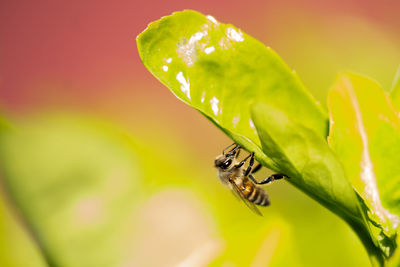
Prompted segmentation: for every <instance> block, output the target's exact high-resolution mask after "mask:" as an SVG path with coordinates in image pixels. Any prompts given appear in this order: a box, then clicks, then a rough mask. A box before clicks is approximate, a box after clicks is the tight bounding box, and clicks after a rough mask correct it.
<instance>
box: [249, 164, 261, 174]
mask: <svg viewBox="0 0 400 267" xmlns="http://www.w3.org/2000/svg"><path fill="white" fill-rule="evenodd" d="M261 167H262V165H261V164H260V163H258V164H257V166H255V167H254V168H253V169H252V170H251V173H256V172H258V171H259V170H260V169H261Z"/></svg>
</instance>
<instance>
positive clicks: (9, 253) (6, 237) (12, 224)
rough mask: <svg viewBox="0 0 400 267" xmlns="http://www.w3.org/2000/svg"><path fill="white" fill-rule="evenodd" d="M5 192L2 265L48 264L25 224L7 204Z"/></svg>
mask: <svg viewBox="0 0 400 267" xmlns="http://www.w3.org/2000/svg"><path fill="white" fill-rule="evenodd" d="M3 193H4V192H3V191H2V194H1V196H0V266H4V267H20V266H30V267H44V266H47V265H46V263H45V262H44V259H43V258H42V256H41V254H40V251H39V250H38V248H37V247H36V244H35V243H34V242H33V240H32V239H31V236H30V235H29V233H28V232H27V231H26V229H24V227H23V226H24V225H23V224H22V223H21V222H20V220H18V219H19V218H17V217H16V214H15V213H14V210H12V209H11V208H10V206H8V205H7V204H9V203H8V201H6V198H5V196H4V194H3Z"/></svg>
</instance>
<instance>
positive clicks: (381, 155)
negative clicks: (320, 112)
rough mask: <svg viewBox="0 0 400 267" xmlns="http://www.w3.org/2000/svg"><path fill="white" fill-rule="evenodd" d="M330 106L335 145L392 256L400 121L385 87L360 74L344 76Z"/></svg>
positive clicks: (398, 201)
mask: <svg viewBox="0 0 400 267" xmlns="http://www.w3.org/2000/svg"><path fill="white" fill-rule="evenodd" d="M329 108H330V116H331V129H330V135H329V144H330V146H331V147H332V149H333V150H334V151H335V153H336V155H337V156H338V158H339V159H340V161H341V162H342V164H343V167H344V169H345V171H346V174H347V177H348V178H349V180H350V181H351V183H352V185H353V187H354V189H355V190H356V192H357V193H358V194H359V196H360V197H361V198H362V202H363V203H364V204H365V206H366V213H367V216H368V219H369V222H370V229H371V235H372V236H373V239H374V243H375V244H377V246H379V247H380V249H381V250H382V252H383V253H384V254H385V255H386V257H389V256H390V255H391V254H392V253H393V251H394V249H395V248H396V242H395V238H396V232H397V228H398V225H399V218H398V216H397V215H399V214H400V165H399V164H398V163H399V162H400V120H399V118H398V116H397V115H396V112H395V111H394V109H393V108H392V104H391V103H390V100H389V98H388V97H387V95H386V94H385V93H384V91H383V90H382V88H381V87H380V86H379V85H378V84H377V83H376V82H375V81H373V80H370V79H368V78H365V77H363V76H359V75H355V74H342V75H340V76H339V78H338V79H337V81H336V83H335V86H334V87H333V88H332V90H331V91H330V93H329ZM396 214H397V215H396Z"/></svg>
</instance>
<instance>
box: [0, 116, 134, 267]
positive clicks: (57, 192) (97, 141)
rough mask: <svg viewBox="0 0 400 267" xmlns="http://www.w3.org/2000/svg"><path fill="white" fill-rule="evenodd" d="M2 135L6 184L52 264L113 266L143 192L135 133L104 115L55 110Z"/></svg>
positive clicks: (120, 254) (0, 147) (119, 258)
mask: <svg viewBox="0 0 400 267" xmlns="http://www.w3.org/2000/svg"><path fill="white" fill-rule="evenodd" d="M19 126H20V128H19V129H18V132H13V133H9V134H4V135H3V136H2V137H1V139H0V157H1V162H2V172H3V174H4V181H5V183H6V188H7V189H8V190H9V192H10V194H11V196H12V197H13V200H14V202H15V203H16V204H17V206H18V208H19V209H20V210H21V211H22V214H23V215H24V216H25V218H26V220H27V222H28V223H29V225H30V227H31V230H32V232H33V233H34V234H35V237H36V239H37V241H38V243H39V245H40V246H41V248H42V250H43V252H44V253H45V256H46V259H47V261H48V263H49V264H50V265H52V266H116V265H119V264H121V261H122V260H123V259H124V257H123V256H124V254H125V253H126V250H127V248H125V243H124V242H125V239H126V233H127V232H128V231H131V230H129V229H130V228H131V227H132V226H131V225H129V223H131V220H128V219H131V217H132V215H133V211H134V209H135V202H137V201H136V200H137V199H138V197H139V196H140V195H141V192H140V190H139V185H140V180H139V178H140V177H141V175H140V172H139V168H138V157H137V155H136V154H135V153H134V150H133V149H132V141H131V140H130V139H129V138H127V137H126V136H125V135H124V134H123V133H121V132H118V131H117V130H115V129H113V128H112V127H109V126H105V125H103V124H101V123H98V122H95V121H90V120H84V119H77V118H68V117H62V116H56V117H54V118H47V119H36V120H32V121H31V122H29V123H26V122H25V123H22V124H20V125H19Z"/></svg>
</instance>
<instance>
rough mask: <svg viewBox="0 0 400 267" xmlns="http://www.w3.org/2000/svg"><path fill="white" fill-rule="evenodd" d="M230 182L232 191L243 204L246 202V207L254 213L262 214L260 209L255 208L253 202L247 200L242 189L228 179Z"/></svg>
mask: <svg viewBox="0 0 400 267" xmlns="http://www.w3.org/2000/svg"><path fill="white" fill-rule="evenodd" d="M229 182H230V184H231V185H232V188H233V190H232V192H233V193H234V194H235V195H236V196H237V197H238V198H240V199H241V200H243V202H244V204H246V206H247V207H249V209H251V210H252V211H254V212H255V213H257V214H258V215H260V216H262V213H261V211H260V210H259V209H258V208H257V206H256V205H255V204H254V203H253V202H250V201H249V200H247V198H246V197H245V196H244V195H243V193H242V191H241V190H240V188H239V187H238V186H237V184H236V183H235V182H234V181H233V180H231V179H229Z"/></svg>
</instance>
